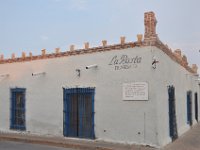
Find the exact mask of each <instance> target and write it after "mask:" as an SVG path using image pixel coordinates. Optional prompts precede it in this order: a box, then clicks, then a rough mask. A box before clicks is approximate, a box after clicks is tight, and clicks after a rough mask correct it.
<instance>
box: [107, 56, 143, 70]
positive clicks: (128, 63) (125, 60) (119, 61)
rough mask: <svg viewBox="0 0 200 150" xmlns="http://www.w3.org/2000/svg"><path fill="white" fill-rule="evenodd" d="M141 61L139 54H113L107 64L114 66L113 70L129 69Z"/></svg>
mask: <svg viewBox="0 0 200 150" xmlns="http://www.w3.org/2000/svg"><path fill="white" fill-rule="evenodd" d="M141 61H142V57H139V56H135V57H130V56H128V55H121V56H117V55H115V56H114V57H113V58H112V59H111V61H110V63H109V65H111V66H114V69H115V70H122V69H131V68H137V66H138V64H139V63H141Z"/></svg>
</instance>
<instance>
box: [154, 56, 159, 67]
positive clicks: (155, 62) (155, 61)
mask: <svg viewBox="0 0 200 150" xmlns="http://www.w3.org/2000/svg"><path fill="white" fill-rule="evenodd" d="M157 63H159V61H158V60H157V58H156V57H155V56H153V61H152V68H153V69H156V64H157Z"/></svg>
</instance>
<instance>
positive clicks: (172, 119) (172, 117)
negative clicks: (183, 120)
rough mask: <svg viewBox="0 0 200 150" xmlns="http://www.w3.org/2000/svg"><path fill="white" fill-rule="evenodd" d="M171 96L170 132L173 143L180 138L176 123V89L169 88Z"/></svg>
mask: <svg viewBox="0 0 200 150" xmlns="http://www.w3.org/2000/svg"><path fill="white" fill-rule="evenodd" d="M168 95H169V131H170V137H171V138H172V141H174V140H175V139H177V138H178V132H177V122H176V103H175V88H174V86H169V87H168Z"/></svg>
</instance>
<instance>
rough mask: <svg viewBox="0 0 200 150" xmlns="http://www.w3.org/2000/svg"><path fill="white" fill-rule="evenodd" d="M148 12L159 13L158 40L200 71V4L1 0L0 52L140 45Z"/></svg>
mask: <svg viewBox="0 0 200 150" xmlns="http://www.w3.org/2000/svg"><path fill="white" fill-rule="evenodd" d="M146 11H154V12H155V13H156V18H157V20H158V24H157V33H158V36H159V38H160V40H161V41H162V42H163V43H166V44H168V45H169V47H171V48H172V49H178V48H180V49H181V50H182V51H184V53H185V54H186V55H187V57H188V61H189V63H190V64H192V63H197V64H198V65H199V67H200V52H199V50H200V16H199V15H200V0H159V1H156V0H148V1H147V0H0V54H4V55H5V57H10V56H11V54H12V53H16V54H17V56H21V52H22V51H25V52H27V53H29V52H32V53H33V54H34V55H37V54H40V53H41V49H43V48H46V49H47V51H48V52H53V51H54V48H56V47H60V48H61V49H62V51H66V50H67V49H69V46H70V45H71V44H74V45H76V48H82V47H83V43H84V42H90V45H91V46H98V45H101V41H102V40H103V39H106V40H108V44H116V43H119V38H120V36H126V37H127V41H136V35H137V34H138V33H142V34H143V33H144V12H146Z"/></svg>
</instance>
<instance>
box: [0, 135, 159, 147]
mask: <svg viewBox="0 0 200 150" xmlns="http://www.w3.org/2000/svg"><path fill="white" fill-rule="evenodd" d="M0 141H15V142H16V141H19V142H27V143H32V144H44V145H50V146H58V147H65V148H73V149H81V150H155V148H152V147H149V146H141V145H125V144H116V143H109V142H103V141H96V140H84V139H83V140H82V139H71V138H64V137H47V136H37V135H31V134H22V133H21V134H19V133H16V134H13V133H6V134H5V133H1V134H0Z"/></svg>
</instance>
